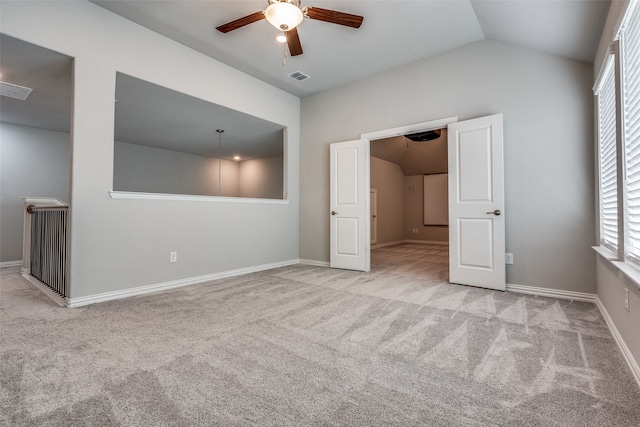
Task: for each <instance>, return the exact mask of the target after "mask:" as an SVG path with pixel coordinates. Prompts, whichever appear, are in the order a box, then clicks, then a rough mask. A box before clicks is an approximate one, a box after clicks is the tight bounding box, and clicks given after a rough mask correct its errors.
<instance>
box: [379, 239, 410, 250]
mask: <svg viewBox="0 0 640 427" xmlns="http://www.w3.org/2000/svg"><path fill="white" fill-rule="evenodd" d="M403 243H404V240H396V241H395V242H387V243H378V244H375V245H371V249H380V248H386V247H387V246H395V245H401V244H403Z"/></svg>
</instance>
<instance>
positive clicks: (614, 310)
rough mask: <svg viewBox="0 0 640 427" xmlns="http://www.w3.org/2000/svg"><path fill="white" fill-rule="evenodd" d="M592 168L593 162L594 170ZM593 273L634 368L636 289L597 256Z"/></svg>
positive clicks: (612, 14) (616, 12) (617, 5)
mask: <svg viewBox="0 0 640 427" xmlns="http://www.w3.org/2000/svg"><path fill="white" fill-rule="evenodd" d="M623 5H624V2H622V1H613V2H611V8H610V10H609V15H608V16H607V21H606V25H605V28H604V31H603V33H602V38H601V40H600V48H599V49H598V56H597V57H596V62H595V63H594V67H593V68H594V76H593V82H594V83H595V79H596V78H597V76H598V73H599V71H600V66H601V64H602V62H603V61H604V57H605V53H606V49H607V46H609V44H610V43H611V42H612V41H613V37H614V27H615V25H616V24H617V23H618V21H619V19H620V17H621V15H622V11H623ZM594 141H595V143H594V144H595V146H597V139H595V138H594ZM596 167H597V166H596V165H595V163H594V169H596ZM595 226H596V229H597V227H598V223H597V222H596V223H595ZM596 271H597V294H598V298H599V299H600V302H601V303H602V305H603V306H604V308H605V310H606V311H607V313H608V315H609V317H610V318H611V320H612V321H613V323H614V325H615V327H616V329H617V330H618V332H619V333H620V336H621V337H622V339H623V340H624V342H625V344H626V346H627V347H628V349H629V351H630V352H631V355H632V357H633V358H634V359H635V363H636V364H637V365H638V364H640V334H639V333H638V325H640V288H638V286H637V285H636V284H635V283H634V282H632V281H631V280H629V279H628V278H627V277H626V276H625V275H624V274H623V273H622V272H621V271H620V270H618V269H617V268H616V267H614V266H613V264H611V262H609V261H607V260H605V259H604V258H602V257H600V256H597V257H596ZM625 289H628V290H629V311H626V310H625V308H624V297H625Z"/></svg>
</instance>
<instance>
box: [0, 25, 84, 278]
mask: <svg viewBox="0 0 640 427" xmlns="http://www.w3.org/2000/svg"><path fill="white" fill-rule="evenodd" d="M0 58H2V59H1V60H0V73H1V77H0V80H1V81H2V98H1V100H0V102H1V103H2V109H1V110H0V210H1V211H2V215H0V230H2V231H1V237H2V238H1V239H0V266H3V267H12V266H16V267H18V266H22V265H23V228H24V220H25V198H28V199H29V200H34V199H37V200H40V201H41V202H42V203H36V204H38V205H51V204H52V203H54V204H58V205H69V203H70V202H71V200H70V199H71V190H70V186H71V136H70V125H71V108H72V107H71V99H72V90H73V89H72V88H73V86H72V85H73V78H72V75H73V58H71V57H69V56H67V55H63V54H60V53H58V52H54V51H52V50H49V49H45V48H43V47H40V46H36V45H34V44H31V43H28V42H25V41H22V40H19V39H16V38H13V37H10V36H8V35H6V34H0ZM23 267H24V266H23Z"/></svg>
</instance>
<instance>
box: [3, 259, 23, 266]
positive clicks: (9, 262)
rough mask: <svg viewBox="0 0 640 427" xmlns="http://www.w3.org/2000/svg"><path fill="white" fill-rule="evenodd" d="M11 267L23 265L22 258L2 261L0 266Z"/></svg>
mask: <svg viewBox="0 0 640 427" xmlns="http://www.w3.org/2000/svg"><path fill="white" fill-rule="evenodd" d="M9 267H22V260H19V261H2V262H0V268H9Z"/></svg>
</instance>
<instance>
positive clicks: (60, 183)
mask: <svg viewBox="0 0 640 427" xmlns="http://www.w3.org/2000/svg"><path fill="white" fill-rule="evenodd" d="M70 146H71V143H70V140H69V134H68V133H62V132H55V131H50V130H44V129H36V128H32V127H26V126H18V125H12V124H8V123H0V262H9V261H19V260H21V259H22V228H23V221H24V203H23V201H22V199H21V198H22V197H27V196H28V197H55V198H58V199H60V200H62V201H64V202H68V201H69V179H70V178H69V175H70V170H71V169H70V158H71V155H70V152H71V149H70Z"/></svg>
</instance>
